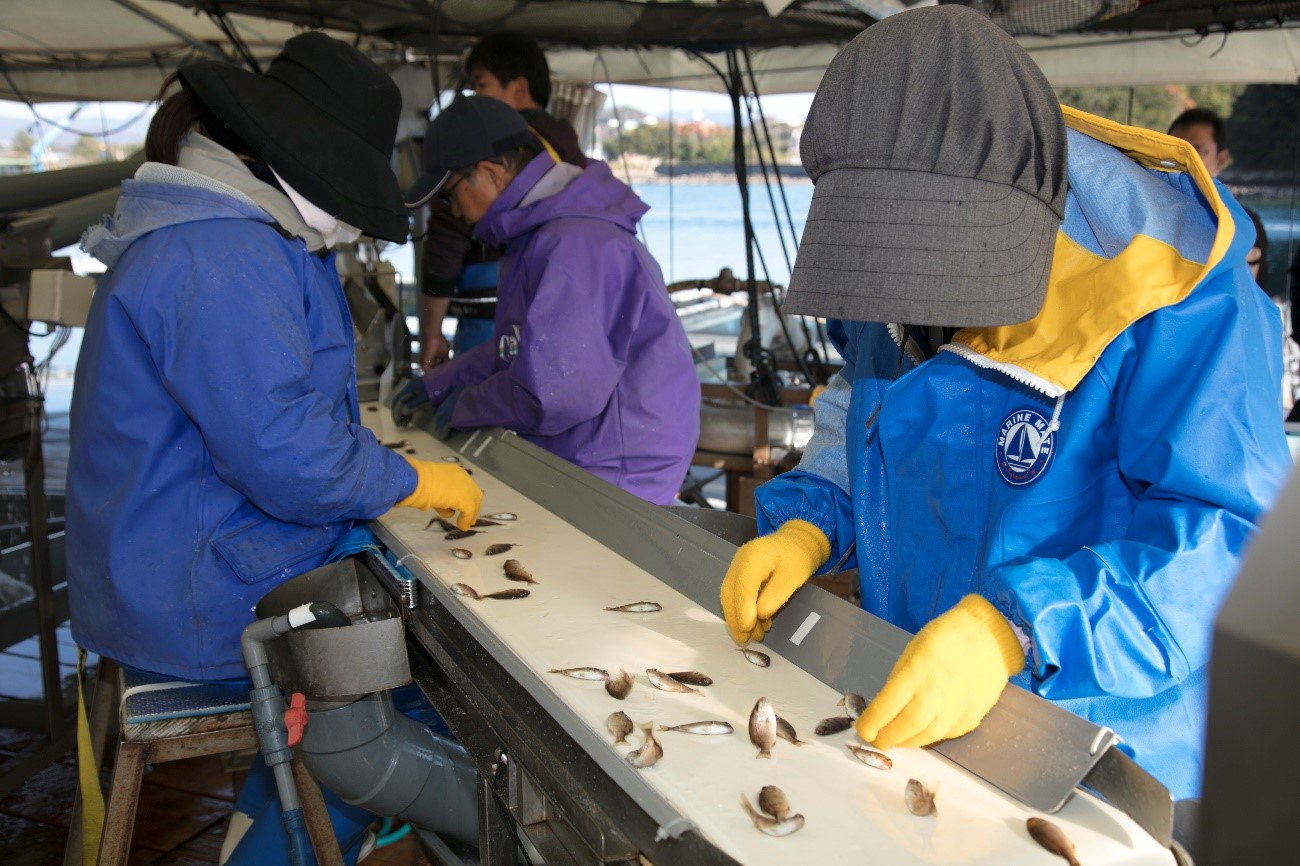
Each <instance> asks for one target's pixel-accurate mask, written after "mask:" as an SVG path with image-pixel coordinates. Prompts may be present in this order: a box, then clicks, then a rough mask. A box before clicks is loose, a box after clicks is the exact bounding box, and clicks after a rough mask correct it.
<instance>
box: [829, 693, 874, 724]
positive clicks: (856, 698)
mask: <svg viewBox="0 0 1300 866" xmlns="http://www.w3.org/2000/svg"><path fill="white" fill-rule="evenodd" d="M836 703H837V704H839V705H840V706H841V707H843V708H844V712H846V713H848V714H849V717H850V718H853V719H856V718H857V717H858V716H860V715H862V714H863V713H865V712H866V711H867V699H866V698H864V697H862V695H860V694H858V693H856V692H845V693H844V697H842V698H840V699H839V700H838V701H836Z"/></svg>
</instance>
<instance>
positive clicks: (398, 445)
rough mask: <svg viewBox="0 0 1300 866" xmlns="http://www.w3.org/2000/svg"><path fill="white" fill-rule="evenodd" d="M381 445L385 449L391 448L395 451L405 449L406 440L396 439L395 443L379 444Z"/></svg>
mask: <svg viewBox="0 0 1300 866" xmlns="http://www.w3.org/2000/svg"><path fill="white" fill-rule="evenodd" d="M381 444H382V445H383V446H384V447H385V448H392V449H393V450H394V451H396V450H397V449H398V448H405V447H406V440H405V439H398V440H397V441H396V442H384V443H381Z"/></svg>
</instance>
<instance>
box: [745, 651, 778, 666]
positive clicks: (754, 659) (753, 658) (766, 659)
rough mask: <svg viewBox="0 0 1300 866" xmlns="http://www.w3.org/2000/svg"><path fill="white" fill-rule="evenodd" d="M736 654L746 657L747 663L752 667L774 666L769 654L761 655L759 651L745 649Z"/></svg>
mask: <svg viewBox="0 0 1300 866" xmlns="http://www.w3.org/2000/svg"><path fill="white" fill-rule="evenodd" d="M736 652H738V653H740V654H741V655H743V656H744V657H745V661H747V662H749V663H750V664H751V665H758V666H759V667H760V668H765V667H767V666H768V665H770V664H772V657H771V656H769V655H768V654H767V653H761V652H759V651H758V650H752V649H744V648H742V649H738V650H736Z"/></svg>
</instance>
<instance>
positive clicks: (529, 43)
mask: <svg viewBox="0 0 1300 866" xmlns="http://www.w3.org/2000/svg"><path fill="white" fill-rule="evenodd" d="M476 69H482V70H484V71H486V72H490V73H492V75H493V76H495V77H496V80H497V81H500V82H501V85H502V86H503V87H504V86H505V85H507V84H509V83H510V82H512V81H514V80H515V79H516V78H523V79H524V80H525V81H527V82H528V93H529V94H530V95H531V96H532V97H533V101H534V102H536V103H537V104H538V105H540V106H541V107H542V108H545V107H546V103H548V102H550V101H551V68H550V66H549V65H547V63H546V55H545V54H543V53H542V49H541V47H540V46H539V45H538V44H537V43H536V42H534V41H533V40H531V39H529V38H528V37H527V36H524V35H523V34H522V33H493V34H491V35H490V36H484V37H483V38H482V39H480V40H479V41H478V44H477V45H475V46H474V47H473V48H472V49H470V52H469V56H468V57H466V58H465V71H466V72H468V73H469V74H470V75H473V74H474V70H476Z"/></svg>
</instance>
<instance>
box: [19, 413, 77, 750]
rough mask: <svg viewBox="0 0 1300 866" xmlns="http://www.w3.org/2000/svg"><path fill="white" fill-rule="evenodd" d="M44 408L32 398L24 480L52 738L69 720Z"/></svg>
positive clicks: (47, 725) (43, 683)
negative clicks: (54, 570)
mask: <svg viewBox="0 0 1300 866" xmlns="http://www.w3.org/2000/svg"><path fill="white" fill-rule="evenodd" d="M42 415H43V407H42V404H41V403H40V402H37V401H33V402H32V408H31V411H30V412H29V414H28V430H27V451H26V454H25V455H24V457H23V480H24V482H25V483H26V486H27V519H28V524H29V526H30V529H29V531H30V533H31V540H32V547H31V555H32V589H33V591H34V592H35V594H36V616H37V632H36V633H37V637H38V638H39V640H40V645H41V686H42V689H43V693H44V696H45V729H46V731H47V733H48V734H49V737H50V739H51V740H57V739H59V737H61V736H62V735H63V732H64V728H65V726H66V724H67V719H66V717H65V714H64V707H63V685H62V682H61V680H60V677H59V645H58V642H57V640H56V636H55V631H56V629H57V628H58V625H59V624H58V614H57V613H56V612H55V609H54V579H53V576H52V575H51V573H50V536H49V525H48V521H47V518H48V516H49V515H48V512H47V510H46V504H45V459H44V455H43V452H42V451H41V417H42Z"/></svg>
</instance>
